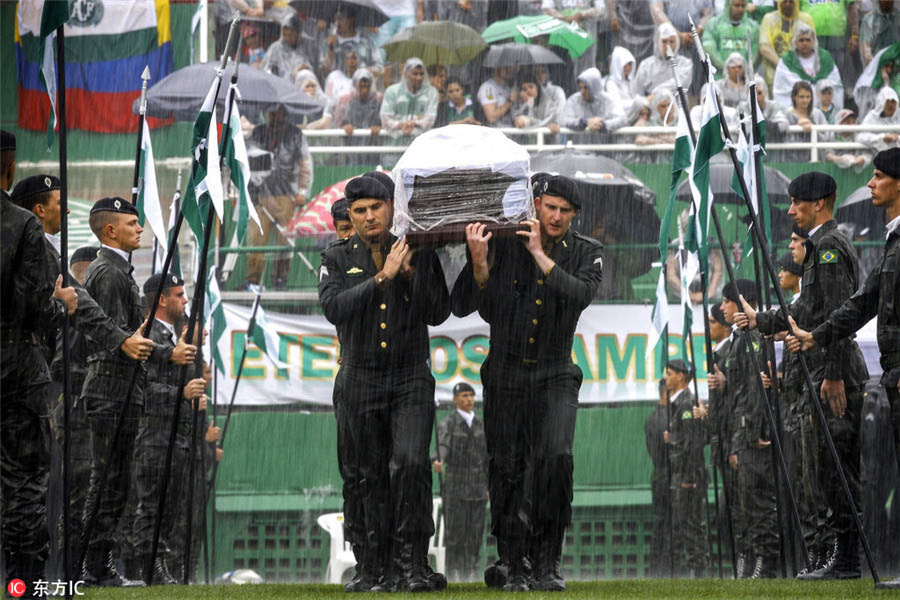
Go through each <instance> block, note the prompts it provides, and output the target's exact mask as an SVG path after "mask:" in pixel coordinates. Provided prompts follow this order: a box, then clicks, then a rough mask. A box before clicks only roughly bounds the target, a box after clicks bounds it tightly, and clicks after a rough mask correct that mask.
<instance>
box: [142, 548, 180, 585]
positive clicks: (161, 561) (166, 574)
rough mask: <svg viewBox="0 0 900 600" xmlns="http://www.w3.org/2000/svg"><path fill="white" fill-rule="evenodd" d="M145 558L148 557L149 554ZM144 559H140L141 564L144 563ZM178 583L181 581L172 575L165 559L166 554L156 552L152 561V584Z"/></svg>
mask: <svg viewBox="0 0 900 600" xmlns="http://www.w3.org/2000/svg"><path fill="white" fill-rule="evenodd" d="M146 558H149V556H148V557H146ZM145 561H146V559H145ZM145 561H141V564H142V565H143V564H146V562H145ZM179 583H181V582H180V581H178V580H177V579H175V577H174V576H173V575H172V572H171V571H169V561H168V560H166V555H165V554H157V555H156V560H155V561H153V584H154V585H178V584H179Z"/></svg>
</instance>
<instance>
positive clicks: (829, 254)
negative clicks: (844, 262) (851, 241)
mask: <svg viewBox="0 0 900 600" xmlns="http://www.w3.org/2000/svg"><path fill="white" fill-rule="evenodd" d="M837 261H838V253H837V250H819V264H820V265H829V264H834V263H836V262H837Z"/></svg>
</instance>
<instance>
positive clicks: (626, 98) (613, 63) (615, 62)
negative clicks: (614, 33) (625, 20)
mask: <svg viewBox="0 0 900 600" xmlns="http://www.w3.org/2000/svg"><path fill="white" fill-rule="evenodd" d="M636 69H637V61H635V59H634V55H633V54H632V53H631V52H630V51H629V50H628V49H626V48H623V47H622V46H616V47H615V48H613V51H612V54H611V55H610V57H609V75H607V76H606V79H604V80H603V91H604V92H605V93H606V95H607V96H609V99H610V101H612V102H613V104H615V106H616V107H617V108H619V109H620V110H621V112H622V113H628V112H629V111H630V110H631V107H632V105H633V104H634V101H635V98H636V97H637V96H636V95H635V93H634V90H633V89H632V84H633V82H634V77H635V71H636Z"/></svg>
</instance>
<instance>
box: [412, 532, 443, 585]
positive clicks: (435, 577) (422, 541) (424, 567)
mask: <svg viewBox="0 0 900 600" xmlns="http://www.w3.org/2000/svg"><path fill="white" fill-rule="evenodd" d="M429 541H430V537H422V538H419V540H418V541H417V542H416V546H415V549H416V551H415V554H414V555H413V561H414V562H415V563H416V564H417V566H418V568H419V569H421V571H422V572H423V573H424V574H425V579H427V580H428V584H429V585H430V586H431V591H433V592H439V591H441V590H443V589H445V588H446V587H447V577H446V576H445V575H444V574H443V573H438V572H437V571H435V570H434V569H432V568H431V563H429V562H428V542H429Z"/></svg>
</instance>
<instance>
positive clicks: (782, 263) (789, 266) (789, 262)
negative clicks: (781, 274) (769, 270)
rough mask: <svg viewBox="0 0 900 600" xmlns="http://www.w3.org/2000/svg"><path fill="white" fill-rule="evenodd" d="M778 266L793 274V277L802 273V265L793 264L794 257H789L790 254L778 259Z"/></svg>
mask: <svg viewBox="0 0 900 600" xmlns="http://www.w3.org/2000/svg"><path fill="white" fill-rule="evenodd" d="M778 266H779V267H781V268H782V269H784V270H785V271H787V272H788V273H793V274H794V275H800V274H801V273H803V265H798V264H797V263H795V262H794V257H793V256H791V253H790V252H788V253H787V254H785V255H784V256H782V257H781V258H779V259H778Z"/></svg>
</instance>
